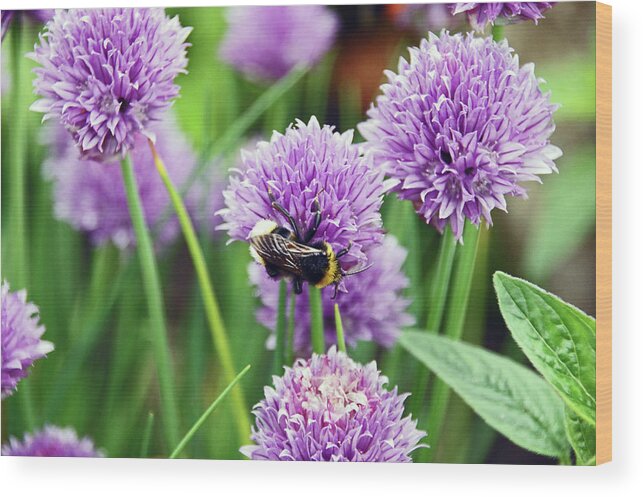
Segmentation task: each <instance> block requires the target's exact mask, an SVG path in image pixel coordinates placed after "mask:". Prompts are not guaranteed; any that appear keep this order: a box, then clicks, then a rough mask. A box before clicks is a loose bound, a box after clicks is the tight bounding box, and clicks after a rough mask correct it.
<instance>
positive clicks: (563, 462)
mask: <svg viewBox="0 0 643 497" xmlns="http://www.w3.org/2000/svg"><path fill="white" fill-rule="evenodd" d="M558 464H559V465H560V466H571V464H572V459H571V456H570V454H562V455H561V456H560V457H559V458H558Z"/></svg>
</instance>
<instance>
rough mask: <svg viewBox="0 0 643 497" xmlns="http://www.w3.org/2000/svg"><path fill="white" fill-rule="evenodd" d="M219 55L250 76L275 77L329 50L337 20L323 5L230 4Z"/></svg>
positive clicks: (313, 59) (308, 62) (315, 59)
mask: <svg viewBox="0 0 643 497" xmlns="http://www.w3.org/2000/svg"><path fill="white" fill-rule="evenodd" d="M227 19H228V32H227V33H226V36H225V38H224V39H223V41H222V42H221V47H220V50H219V55H220V57H221V58H222V59H223V60H225V61H226V62H228V63H229V64H231V65H232V66H233V67H235V68H236V69H237V70H239V71H241V72H242V73H244V74H245V75H246V76H247V77H249V78H251V79H267V80H274V79H278V78H281V77H283V76H285V75H286V74H288V72H290V71H291V70H292V69H293V68H294V67H295V66H296V65H298V64H301V65H313V64H315V63H316V62H318V61H319V60H320V59H321V58H322V57H323V56H324V54H325V53H326V52H327V51H328V50H329V49H330V47H331V45H332V44H333V41H334V40H335V33H336V31H337V27H338V21H337V17H336V16H335V14H334V13H333V12H332V11H330V10H329V9H328V8H327V7H325V6H322V5H292V6H282V7H267V6H263V7H252V6H243V7H230V8H229V9H228V12H227Z"/></svg>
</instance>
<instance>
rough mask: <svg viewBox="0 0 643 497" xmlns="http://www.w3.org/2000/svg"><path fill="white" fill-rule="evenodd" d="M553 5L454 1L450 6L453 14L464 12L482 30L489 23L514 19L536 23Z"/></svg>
mask: <svg viewBox="0 0 643 497" xmlns="http://www.w3.org/2000/svg"><path fill="white" fill-rule="evenodd" d="M553 6H554V2H489V3H476V2H465V3H454V4H451V6H450V7H451V12H452V13H453V15H456V14H460V13H466V14H467V16H468V18H469V23H470V24H471V27H472V28H473V29H475V30H476V31H480V32H482V31H484V30H485V28H486V27H487V26H488V25H489V24H497V23H498V22H510V21H513V20H516V19H522V20H526V21H533V22H534V23H536V24H538V20H539V19H543V18H544V17H545V16H544V15H543V12H545V11H546V10H547V9H551V8H552V7H553Z"/></svg>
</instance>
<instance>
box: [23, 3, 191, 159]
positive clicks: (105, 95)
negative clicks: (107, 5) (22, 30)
mask: <svg viewBox="0 0 643 497" xmlns="http://www.w3.org/2000/svg"><path fill="white" fill-rule="evenodd" d="M189 33H190V28H183V27H181V25H180V24H179V20H178V18H177V17H174V18H171V19H170V18H169V17H167V16H166V15H165V13H164V12H163V9H144V8H141V9H71V10H69V11H63V10H58V11H56V14H55V15H54V17H53V19H52V20H51V21H49V22H48V23H47V26H46V28H45V32H44V34H41V35H40V44H39V45H36V47H35V49H34V52H33V53H31V54H29V56H30V57H31V58H32V59H33V60H35V61H36V62H37V63H39V64H40V65H41V66H42V67H38V68H36V69H34V71H35V73H36V75H37V76H36V78H35V80H34V88H35V92H36V93H37V94H38V95H40V97H42V98H41V99H40V100H38V101H36V102H35V103H34V104H33V105H32V107H31V108H32V110H35V111H37V112H43V113H44V117H43V119H51V118H53V119H55V120H56V121H60V123H61V124H62V125H63V126H64V127H65V129H67V131H69V132H70V133H71V135H72V136H73V139H74V141H75V143H76V145H77V146H78V147H79V149H80V151H81V154H82V156H83V158H86V159H93V160H100V161H110V160H115V159H116V158H119V157H122V156H124V155H125V154H126V153H127V152H128V151H129V150H131V149H132V148H133V147H134V146H135V144H136V143H137V140H139V138H138V136H139V135H140V134H142V135H145V136H147V137H149V138H151V139H154V134H153V132H152V131H151V130H150V124H151V123H152V122H154V121H155V120H158V119H160V118H161V116H162V114H163V113H164V111H166V110H167V109H168V107H169V106H170V105H171V103H172V100H173V99H174V98H175V97H176V96H177V95H178V92H179V87H178V86H177V85H175V84H174V78H175V77H176V76H177V75H178V74H179V73H184V72H186V70H185V68H186V66H187V56H186V47H187V46H188V45H187V44H186V43H185V39H186V38H187V36H188V34H189Z"/></svg>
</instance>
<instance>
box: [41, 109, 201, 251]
mask: <svg viewBox="0 0 643 497" xmlns="http://www.w3.org/2000/svg"><path fill="white" fill-rule="evenodd" d="M150 130H151V131H152V132H153V133H155V134H156V136H157V138H158V140H157V144H156V149H157V151H158V153H159V155H160V157H161V158H162V159H163V161H164V163H165V166H166V167H167V169H168V173H169V175H170V178H171V179H172V181H173V182H174V184H175V185H177V187H180V186H181V185H183V184H184V182H185V181H186V179H187V178H188V177H189V175H190V173H191V172H192V170H193V168H194V166H195V165H196V157H195V154H194V152H193V151H192V148H191V147H190V145H189V143H188V141H187V139H186V138H185V136H184V135H183V133H182V132H181V131H180V130H179V129H178V125H177V124H176V122H175V120H174V119H173V116H172V114H166V116H165V119H164V120H163V121H162V122H156V123H154V124H153V125H151V126H150ZM46 132H47V135H48V136H47V137H46V139H47V140H48V141H49V142H50V156H49V158H48V159H47V160H45V162H44V164H43V170H44V174H45V176H46V177H48V178H50V179H51V180H52V181H53V188H54V190H53V191H54V210H55V215H56V217H57V218H58V219H60V220H63V221H66V222H67V223H69V224H70V225H71V226H73V227H74V228H75V229H77V230H79V231H83V232H86V233H87V234H88V235H89V237H90V239H91V241H92V242H93V243H94V244H95V245H103V244H105V243H108V242H112V243H114V245H116V246H117V247H118V248H119V249H128V248H131V247H133V246H134V245H135V244H136V237H135V234H134V229H133V227H132V221H131V217H130V215H129V209H128V204H127V195H126V193H125V186H124V184H123V180H122V174H121V168H120V166H119V164H118V162H113V163H107V164H105V163H102V162H97V161H93V160H85V159H82V158H80V157H79V154H78V150H77V148H76V147H75V146H74V144H73V141H72V140H71V138H70V137H69V135H68V134H67V133H65V132H64V130H62V128H61V127H60V126H55V127H53V129H47V130H46ZM131 159H132V164H133V168H134V174H135V175H136V180H137V183H138V190H139V195H140V197H141V202H142V205H143V212H144V214H145V220H146V222H147V224H148V226H151V227H154V226H155V223H156V222H157V221H160V220H161V218H162V217H163V215H164V214H165V212H166V210H167V207H168V206H169V204H170V198H169V195H168V193H167V190H166V188H165V186H164V185H163V181H162V180H161V178H160V176H159V174H158V173H157V171H156V167H155V166H154V161H153V158H152V152H151V150H150V146H149V143H148V140H147V138H146V137H145V136H143V135H142V134H138V135H137V136H136V138H135V140H134V142H133V144H132V149H131ZM194 200H195V199H194V196H193V195H188V198H187V202H186V203H187V204H188V209H190V208H191V207H192V206H194V205H195V204H194ZM178 232H179V224H178V220H177V219H176V217H171V218H170V219H169V221H165V223H164V225H163V228H162V229H161V230H160V232H159V233H158V235H157V240H156V242H157V243H156V245H157V248H159V249H160V248H162V247H164V246H165V245H167V244H169V243H171V242H172V241H173V240H174V239H175V237H176V235H177V234H178Z"/></svg>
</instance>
